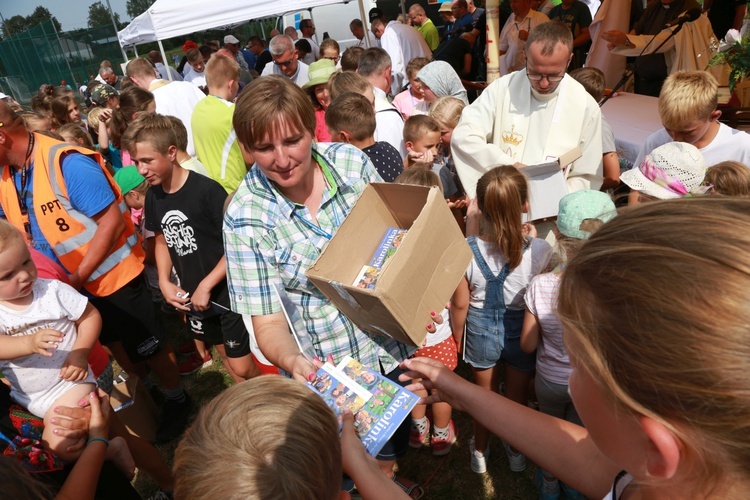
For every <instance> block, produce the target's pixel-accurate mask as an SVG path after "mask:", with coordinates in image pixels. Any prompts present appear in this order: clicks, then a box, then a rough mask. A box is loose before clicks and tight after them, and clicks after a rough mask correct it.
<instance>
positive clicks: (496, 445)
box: [133, 315, 537, 500]
mask: <svg viewBox="0 0 750 500" xmlns="http://www.w3.org/2000/svg"><path fill="white" fill-rule="evenodd" d="M163 319H164V322H165V326H166V327H167V329H168V331H169V332H170V337H171V339H172V341H173V345H174V346H175V347H176V346H179V345H182V344H184V343H186V342H188V341H189V339H188V337H187V336H186V334H185V333H184V326H183V325H182V323H181V321H180V320H179V318H178V317H177V316H168V315H164V316H163ZM184 359H185V357H184V356H182V357H179V358H178V361H183V360H184ZM457 371H458V372H459V373H460V374H462V375H463V376H465V377H468V376H469V373H470V370H469V368H468V367H467V366H466V365H465V364H463V363H461V364H459V367H458V369H457ZM182 382H183V384H184V386H185V389H186V390H187V391H188V392H189V393H190V395H191V397H192V398H193V401H194V403H195V412H196V413H197V411H198V409H199V408H200V407H201V406H203V405H204V404H206V403H207V402H208V401H210V400H211V399H212V398H213V397H215V396H216V395H217V394H219V393H220V392H221V391H222V390H224V389H226V388H227V387H230V386H231V385H232V384H233V382H232V379H231V378H230V377H229V375H228V374H227V373H226V371H225V370H224V368H223V367H222V365H221V361H220V360H219V356H218V355H217V354H216V353H214V363H213V365H212V366H210V367H208V368H205V369H203V370H201V371H199V372H198V373H196V374H193V375H188V376H186V377H182ZM453 419H454V422H455V424H456V430H457V435H458V439H457V441H456V444H455V445H454V446H453V448H452V450H451V452H450V454H448V455H446V456H444V457H435V456H433V455H432V452H431V450H430V448H426V447H425V448H422V449H421V450H415V449H412V448H409V451H408V452H407V454H406V456H404V457H403V458H402V459H400V460H399V461H398V474H399V475H400V476H403V477H406V478H408V479H411V480H414V481H417V482H418V483H420V484H421V485H422V487H423V488H424V490H425V496H424V498H425V499H435V500H454V499H492V498H499V499H533V498H536V497H537V492H536V489H535V488H534V485H533V478H534V471H535V470H536V468H535V466H534V465H533V464H532V463H531V462H529V466H528V468H527V469H526V471H524V472H522V473H513V472H510V470H509V469H508V461H507V458H506V456H505V452H504V450H503V447H502V444H501V443H500V440H499V439H497V438H496V437H492V439H491V441H490V448H491V450H492V452H491V454H490V457H489V460H488V464H487V473H486V474H475V473H474V472H472V471H471V468H470V465H469V464H470V459H469V438H470V437H471V435H472V424H471V417H470V416H468V415H467V414H464V413H460V412H454V416H453ZM177 442H178V441H175V442H172V443H168V444H166V445H161V446H157V448H158V450H159V452H160V453H161V454H162V456H163V457H164V459H165V460H166V461H167V462H168V463H170V464H171V463H172V458H173V457H174V451H175V448H176V447H177ZM133 484H134V486H135V488H136V489H137V490H138V492H139V493H140V494H141V495H142V496H144V497H148V496H149V495H151V494H152V493H154V492H155V491H156V488H157V487H156V484H155V483H154V481H152V480H151V478H150V477H148V476H147V475H146V474H141V473H139V474H138V475H137V476H136V479H135V481H134V483H133Z"/></svg>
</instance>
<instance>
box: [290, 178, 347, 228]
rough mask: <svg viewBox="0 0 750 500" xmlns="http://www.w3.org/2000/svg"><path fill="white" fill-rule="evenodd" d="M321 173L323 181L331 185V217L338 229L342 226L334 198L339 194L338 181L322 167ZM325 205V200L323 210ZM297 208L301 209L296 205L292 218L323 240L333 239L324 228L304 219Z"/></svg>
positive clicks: (329, 200)
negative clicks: (295, 218)
mask: <svg viewBox="0 0 750 500" xmlns="http://www.w3.org/2000/svg"><path fill="white" fill-rule="evenodd" d="M320 171H321V173H322V174H323V179H324V181H325V183H326V184H328V185H329V189H328V190H327V192H328V193H329V194H331V195H332V196H331V198H329V199H328V200H327V201H328V202H330V203H331V204H332V206H331V215H332V217H333V226H334V227H336V228H338V227H340V226H341V216H340V215H339V213H338V211H337V210H336V205H335V202H334V200H333V197H334V196H336V193H337V192H338V187H337V186H336V181H335V180H334V179H333V177H332V176H331V173H330V172H327V171H326V169H325V168H324V167H323V166H322V165H321V167H320ZM333 188H335V189H333ZM324 203H326V201H325V200H324V201H322V202H321V208H322V206H323V204H324ZM295 205H296V204H295ZM297 207H300V205H296V206H295V210H294V212H292V216H293V217H297V219H299V220H300V222H302V224H304V225H305V226H307V227H308V228H309V229H311V230H312V232H314V233H315V234H317V235H318V236H322V237H323V238H325V239H327V240H330V239H331V238H333V235H332V234H331V233H329V232H328V231H326V230H325V229H323V228H322V227H320V226H317V225H315V224H313V223H312V221H309V220H307V219H305V218H304V217H302V216H301V215H299V214H298V213H297V210H296V209H297Z"/></svg>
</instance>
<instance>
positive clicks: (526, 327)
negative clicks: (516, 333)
mask: <svg viewBox="0 0 750 500" xmlns="http://www.w3.org/2000/svg"><path fill="white" fill-rule="evenodd" d="M540 333H541V331H540V327H539V319H537V317H536V316H534V314H533V313H532V312H531V311H529V310H528V309H526V314H525V315H524V317H523V328H522V329H521V349H522V350H523V352H525V353H527V354H531V353H532V352H534V351H536V348H537V347H538V346H539V334H540Z"/></svg>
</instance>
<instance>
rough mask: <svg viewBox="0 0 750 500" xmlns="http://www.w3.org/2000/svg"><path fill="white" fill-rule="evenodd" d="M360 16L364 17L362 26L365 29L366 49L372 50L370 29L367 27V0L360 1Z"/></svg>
mask: <svg viewBox="0 0 750 500" xmlns="http://www.w3.org/2000/svg"><path fill="white" fill-rule="evenodd" d="M359 15H360V16H362V26H363V27H364V28H365V47H367V48H368V49H369V48H370V28H368V27H367V16H366V15H365V0H359Z"/></svg>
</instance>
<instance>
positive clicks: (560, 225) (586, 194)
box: [557, 189, 617, 240]
mask: <svg viewBox="0 0 750 500" xmlns="http://www.w3.org/2000/svg"><path fill="white" fill-rule="evenodd" d="M615 215H617V212H616V208H615V204H614V203H613V202H612V199H611V198H610V197H609V195H608V194H606V193H602V192H601V191H592V190H590V189H586V190H583V191H576V192H574V193H570V194H566V195H565V196H563V198H562V200H560V210H559V212H558V214H557V230H558V231H560V232H561V233H562V234H563V235H565V236H568V237H570V238H577V239H579V240H587V239H589V237H590V236H591V233H590V232H588V231H583V230H581V223H583V221H585V220H586V219H599V220H600V221H602V222H607V221H608V220H610V219H611V218H613V217H614V216H615Z"/></svg>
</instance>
